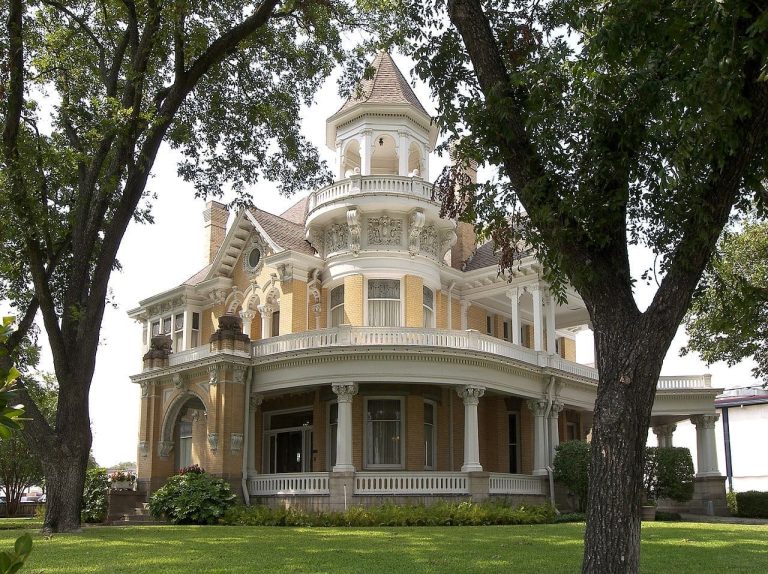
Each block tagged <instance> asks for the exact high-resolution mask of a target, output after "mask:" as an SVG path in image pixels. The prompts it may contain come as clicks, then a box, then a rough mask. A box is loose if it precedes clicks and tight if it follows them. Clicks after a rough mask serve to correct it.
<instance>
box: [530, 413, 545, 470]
mask: <svg viewBox="0 0 768 574" xmlns="http://www.w3.org/2000/svg"><path fill="white" fill-rule="evenodd" d="M528 409H529V410H530V411H531V412H532V413H533V474H534V475H538V476H541V475H545V474H547V436H546V435H547V429H546V426H545V424H546V423H545V421H544V414H545V413H546V412H547V401H545V400H544V399H539V400H530V401H528Z"/></svg>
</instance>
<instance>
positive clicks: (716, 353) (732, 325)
mask: <svg viewBox="0 0 768 574" xmlns="http://www.w3.org/2000/svg"><path fill="white" fill-rule="evenodd" d="M685 327H686V329H687V331H688V336H689V341H688V345H687V347H686V348H685V349H684V350H683V353H687V352H688V351H689V350H690V351H696V352H697V353H699V354H700V355H701V357H702V358H703V359H704V360H705V361H706V362H707V363H708V364H709V363H714V362H715V361H725V362H726V363H728V365H735V364H736V363H738V362H740V361H742V360H744V359H747V358H752V359H753V360H754V361H755V367H754V368H753V369H752V372H753V374H754V375H755V377H758V378H762V379H763V381H765V382H766V383H768V223H764V222H763V223H760V222H754V221H746V222H745V223H744V226H743V228H742V229H741V231H738V232H736V233H734V232H729V233H725V234H724V235H723V238H722V239H721V241H720V244H719V246H718V252H717V255H716V257H715V258H714V259H713V261H712V263H711V265H710V266H709V267H708V268H707V270H706V272H705V274H704V277H703V278H702V282H701V285H700V287H699V290H698V292H697V293H696V294H695V295H694V297H693V302H692V305H691V309H690V311H689V313H688V316H687V317H686V320H685Z"/></svg>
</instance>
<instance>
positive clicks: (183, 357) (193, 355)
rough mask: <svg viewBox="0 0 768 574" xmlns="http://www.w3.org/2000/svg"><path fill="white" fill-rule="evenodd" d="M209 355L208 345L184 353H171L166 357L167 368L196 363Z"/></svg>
mask: <svg viewBox="0 0 768 574" xmlns="http://www.w3.org/2000/svg"><path fill="white" fill-rule="evenodd" d="M210 354H211V348H210V347H209V346H208V345H204V346H201V347H195V348H194V349H187V350H186V351H180V352H178V353H171V355H170V356H169V357H168V366H170V367H173V366H175V365H182V364H184V363H189V362H191V361H197V360H199V359H204V358H206V357H208V356H210Z"/></svg>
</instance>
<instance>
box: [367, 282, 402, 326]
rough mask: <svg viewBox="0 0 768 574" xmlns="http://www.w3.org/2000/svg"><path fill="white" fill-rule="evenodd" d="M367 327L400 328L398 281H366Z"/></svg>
mask: <svg viewBox="0 0 768 574" xmlns="http://www.w3.org/2000/svg"><path fill="white" fill-rule="evenodd" d="M368 325H369V326H371V327H399V326H400V280H399V279H369V280H368Z"/></svg>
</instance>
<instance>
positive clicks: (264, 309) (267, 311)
mask: <svg viewBox="0 0 768 574" xmlns="http://www.w3.org/2000/svg"><path fill="white" fill-rule="evenodd" d="M256 309H258V311H259V315H261V318H262V319H267V318H268V317H269V316H270V315H272V313H273V312H274V311H275V310H274V308H273V307H272V305H267V304H264V305H258V306H257V307H256Z"/></svg>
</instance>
